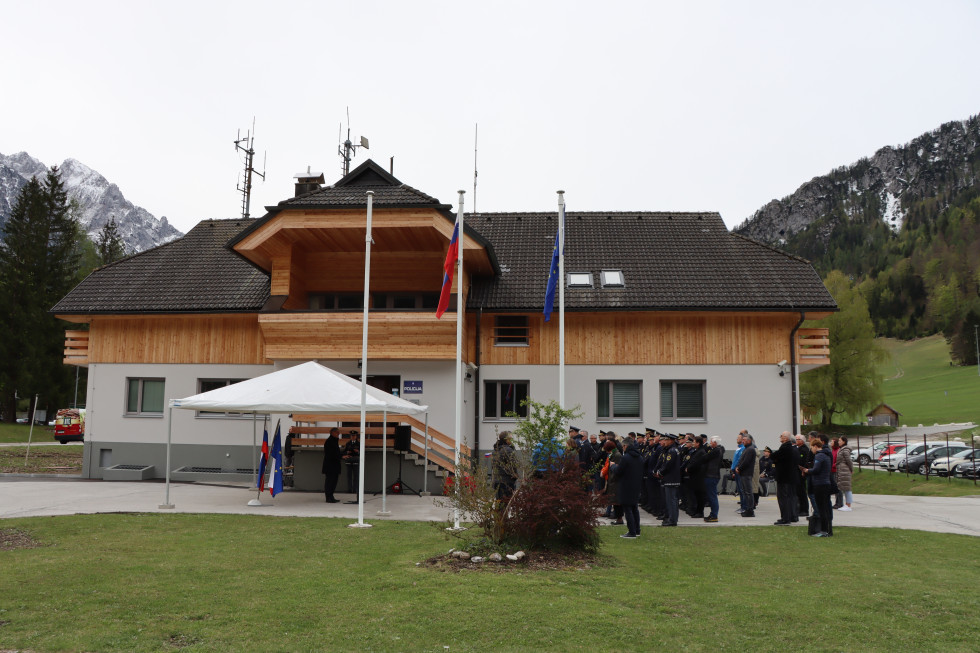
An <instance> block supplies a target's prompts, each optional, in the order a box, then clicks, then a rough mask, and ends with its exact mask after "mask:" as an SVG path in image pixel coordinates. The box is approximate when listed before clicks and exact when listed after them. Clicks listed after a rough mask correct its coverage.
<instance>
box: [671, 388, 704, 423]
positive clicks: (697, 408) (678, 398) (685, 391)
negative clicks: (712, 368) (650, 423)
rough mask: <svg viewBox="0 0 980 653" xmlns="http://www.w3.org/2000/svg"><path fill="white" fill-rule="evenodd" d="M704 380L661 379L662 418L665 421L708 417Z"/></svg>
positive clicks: (697, 419) (695, 420)
mask: <svg viewBox="0 0 980 653" xmlns="http://www.w3.org/2000/svg"><path fill="white" fill-rule="evenodd" d="M705 385H706V384H705V382H704V381H661V382H660V420H661V421H663V422H679V421H694V422H703V421H704V420H705V419H707V413H706V412H705Z"/></svg>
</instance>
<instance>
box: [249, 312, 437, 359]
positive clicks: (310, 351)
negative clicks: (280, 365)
mask: <svg viewBox="0 0 980 653" xmlns="http://www.w3.org/2000/svg"><path fill="white" fill-rule="evenodd" d="M363 319H364V318H363V314H362V313H361V312H360V311H358V312H351V313H344V312H335V311H330V312H314V311H310V312H295V313H262V314H260V315H259V327H260V328H261V329H262V336H263V338H264V340H265V357H266V358H269V359H272V360H310V359H316V358H322V359H345V358H346V359H351V358H360V357H361V330H362V328H363ZM368 348H369V351H368V357H369V358H375V359H387V360H453V359H454V358H455V357H456V314H455V313H449V312H447V313H446V314H444V315H443V316H442V319H436V315H435V312H433V311H426V312H418V313H416V312H381V311H379V312H371V314H370V317H369V318H368Z"/></svg>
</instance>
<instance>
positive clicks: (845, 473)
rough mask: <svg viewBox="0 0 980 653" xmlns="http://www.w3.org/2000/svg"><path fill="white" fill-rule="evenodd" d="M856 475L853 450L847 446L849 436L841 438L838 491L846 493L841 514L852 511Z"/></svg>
mask: <svg viewBox="0 0 980 653" xmlns="http://www.w3.org/2000/svg"><path fill="white" fill-rule="evenodd" d="M853 475H854V461H852V460H851V448H850V447H849V446H847V436H846V435H842V436H840V449H838V450H837V489H838V490H840V491H841V492H843V493H844V507H843V508H841V509H840V510H841V512H850V511H851V501H852V500H853V499H854V495H853V494H852V493H851V477H852V476H853Z"/></svg>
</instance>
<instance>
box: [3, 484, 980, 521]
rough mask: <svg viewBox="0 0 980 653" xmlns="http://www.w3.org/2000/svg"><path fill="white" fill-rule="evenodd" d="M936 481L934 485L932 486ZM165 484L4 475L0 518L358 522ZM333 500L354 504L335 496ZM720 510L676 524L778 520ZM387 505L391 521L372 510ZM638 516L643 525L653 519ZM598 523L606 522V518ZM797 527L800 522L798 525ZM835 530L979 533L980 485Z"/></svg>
mask: <svg viewBox="0 0 980 653" xmlns="http://www.w3.org/2000/svg"><path fill="white" fill-rule="evenodd" d="M937 482H938V481H937ZM165 492H166V487H165V484H164V483H162V482H158V481H143V482H120V481H99V480H87V479H78V478H63V479H52V478H31V477H25V476H12V475H6V476H2V477H0V518H13V517H38V516H47V515H71V514H91V513H113V512H160V513H169V512H186V513H222V514H238V515H270V516H276V517H339V518H344V519H350V520H351V521H357V511H358V507H357V505H356V504H347V503H334V504H328V503H324V501H323V495H321V494H317V493H312V492H292V491H288V490H287V491H286V492H283V493H281V494H279V495H277V496H276V497H275V498H274V499H273V498H271V497H270V496H269V495H268V493H264V494H263V495H262V504H263V505H262V506H258V507H253V506H249V505H248V501H249V500H250V499H254V498H255V496H256V493H255V490H253V489H251V488H248V487H246V486H244V485H212V484H205V483H171V485H170V502H171V503H172V504H174V508H173V509H166V508H160V507H159V506H160V504H162V503H164V498H165ZM337 496H338V498H339V499H341V501H342V502H343V501H344V500H345V499H346V500H350V499H354V498H355V497H354V496H353V495H345V494H339V493H338V495H337ZM439 501H440V498H439V497H417V496H415V495H411V494H410V495H391V496H388V497H386V498H385V499H384V503H382V497H381V496H380V495H379V496H367V497H365V503H364V521H365V522H367V523H371V522H375V521H379V520H383V519H388V520H399V521H446V520H448V519H449V510H448V509H447V508H445V507H442V506H440V505H438V502H439ZM719 501H720V503H721V511H720V514H719V520H720V521H719V523H718V524H706V523H704V522H703V521H701V520H693V519H689V518H688V517H687V516H686V515H683V514H682V515H681V517H680V526H682V527H691V526H696V527H700V528H716V527H717V526H719V525H720V526H769V525H771V524H772V523H773V522H774V521H775V520H776V519H778V517H779V509H778V507H777V506H776V499H775V498H774V497H766V498H763V499H762V500H761V501H760V502H759V508H758V510H756V515H757V516H756V517H755V518H743V517H740V516H739V515H737V514H736V513H735V509H736V507H737V503H736V502H735V500H734V498H733V497H731V496H723V497H719ZM382 507H384V508H386V509H387V511H388V512H390V513H391V515H390V516H379V515H378V514H377V513H378V511H380V510H381V509H382ZM640 512H641V523H642V524H643V525H654V524H655V520H654V519H653V518H652V517H651V516H650V515H648V514H647V513H645V512H643V511H640ZM603 523H607V522H606V521H605V520H604V521H603ZM802 526H803V522H802V521H801V522H800V526H799V527H802ZM834 526H836V527H842V526H843V527H846V526H865V527H881V528H901V529H912V530H923V531H935V532H939V533H959V534H963V535H973V536H980V487H978V496H973V497H956V498H945V497H904V496H887V495H872V494H866V495H856V496H855V497H854V510H853V512H839V511H835V512H834Z"/></svg>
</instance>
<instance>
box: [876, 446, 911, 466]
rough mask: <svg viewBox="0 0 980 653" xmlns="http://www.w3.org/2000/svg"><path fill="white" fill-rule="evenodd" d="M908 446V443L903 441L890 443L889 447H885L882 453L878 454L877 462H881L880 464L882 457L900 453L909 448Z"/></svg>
mask: <svg viewBox="0 0 980 653" xmlns="http://www.w3.org/2000/svg"><path fill="white" fill-rule="evenodd" d="M908 446H909V445H908V444H906V443H905V442H902V443H899V444H889V445H888V446H887V447H885V448H884V449H883V450H882V452H881V453H880V454H878V459H877V460H876V461H875V462H876V464H879V465H880V464H881V461H882V459H883V458H885V456H890V455H892V454H896V453H899V452H901V451H904V450H905V449H906V448H908Z"/></svg>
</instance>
